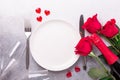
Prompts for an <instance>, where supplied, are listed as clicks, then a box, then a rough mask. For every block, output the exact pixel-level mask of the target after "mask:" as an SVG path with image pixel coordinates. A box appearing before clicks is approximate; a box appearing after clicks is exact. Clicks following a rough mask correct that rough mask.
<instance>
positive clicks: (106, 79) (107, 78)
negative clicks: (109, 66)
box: [99, 76, 113, 80]
mask: <svg viewBox="0 0 120 80" xmlns="http://www.w3.org/2000/svg"><path fill="white" fill-rule="evenodd" d="M99 80H113V78H111V77H109V76H107V77H104V78H101V79H99Z"/></svg>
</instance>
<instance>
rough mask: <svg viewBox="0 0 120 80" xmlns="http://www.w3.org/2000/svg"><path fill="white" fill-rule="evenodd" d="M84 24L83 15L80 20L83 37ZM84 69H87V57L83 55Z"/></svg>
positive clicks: (80, 30) (80, 31)
mask: <svg viewBox="0 0 120 80" xmlns="http://www.w3.org/2000/svg"><path fill="white" fill-rule="evenodd" d="M83 24H84V17H83V15H81V16H80V20H79V33H80V36H81V38H83V37H85V30H84V29H83V28H82V26H83ZM83 69H84V70H86V69H87V57H86V56H83Z"/></svg>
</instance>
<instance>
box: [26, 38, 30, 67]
mask: <svg viewBox="0 0 120 80" xmlns="http://www.w3.org/2000/svg"><path fill="white" fill-rule="evenodd" d="M29 55H30V54H29V37H28V38H27V40H26V69H29V64H30V62H29V60H30V59H29Z"/></svg>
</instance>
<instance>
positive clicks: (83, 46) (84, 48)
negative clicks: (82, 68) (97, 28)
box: [75, 37, 92, 56]
mask: <svg viewBox="0 0 120 80" xmlns="http://www.w3.org/2000/svg"><path fill="white" fill-rule="evenodd" d="M75 48H76V50H75V53H76V54H80V55H82V56H87V55H88V54H89V53H90V52H91V50H92V45H91V42H90V39H89V38H88V37H84V38H82V39H81V40H80V41H79V42H78V44H77V46H76V47H75Z"/></svg>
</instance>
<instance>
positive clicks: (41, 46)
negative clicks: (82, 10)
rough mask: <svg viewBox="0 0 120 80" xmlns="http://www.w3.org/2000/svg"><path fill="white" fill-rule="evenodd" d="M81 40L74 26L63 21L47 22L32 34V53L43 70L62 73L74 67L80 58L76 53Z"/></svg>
mask: <svg viewBox="0 0 120 80" xmlns="http://www.w3.org/2000/svg"><path fill="white" fill-rule="evenodd" d="M79 39H80V36H79V33H78V32H77V31H75V30H74V28H73V26H72V25H71V24H69V23H67V22H64V21H61V20H51V21H48V22H45V23H44V24H42V25H41V26H39V28H38V29H37V30H36V31H35V32H33V33H32V35H31V37H30V51H31V54H32V56H33V58H34V60H35V61H36V62H37V63H38V64H39V65H40V66H41V67H43V68H45V69H48V70H51V71H61V70H64V69H67V68H69V67H70V66H72V65H73V64H74V63H75V62H76V61H77V60H78V58H79V56H78V55H76V54H75V53H74V50H75V46H76V44H77V43H78V41H79Z"/></svg>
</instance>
